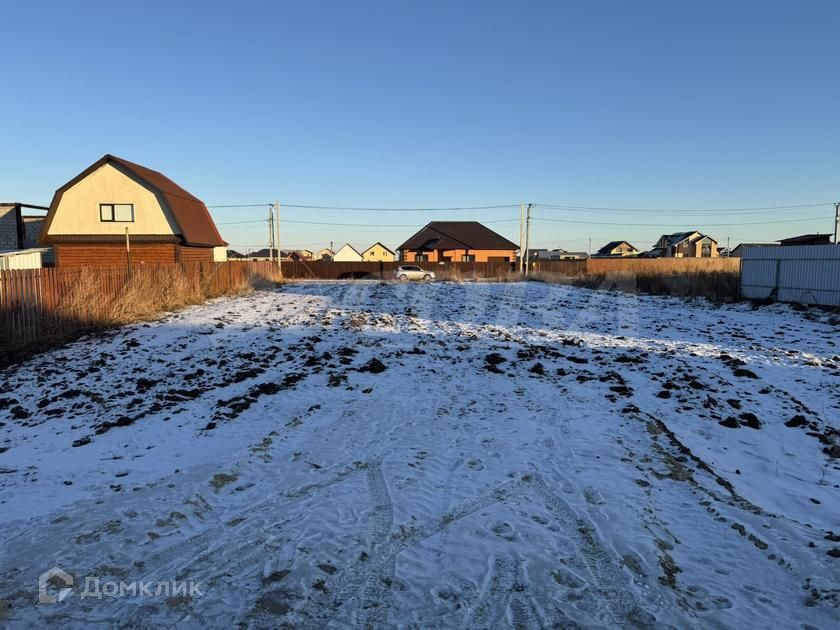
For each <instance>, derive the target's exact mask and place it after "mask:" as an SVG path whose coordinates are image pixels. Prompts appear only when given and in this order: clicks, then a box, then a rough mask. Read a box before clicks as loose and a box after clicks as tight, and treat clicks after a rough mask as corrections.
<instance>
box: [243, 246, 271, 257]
mask: <svg viewBox="0 0 840 630" xmlns="http://www.w3.org/2000/svg"><path fill="white" fill-rule="evenodd" d="M276 256H277V250H276V249H272V250H270V251H269V249H268V247H263V248H262V249H257V250H254V251H252V252H248V255H247V258H249V259H251V260H273V259H275V257H276Z"/></svg>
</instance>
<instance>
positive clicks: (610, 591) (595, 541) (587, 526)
mask: <svg viewBox="0 0 840 630" xmlns="http://www.w3.org/2000/svg"><path fill="white" fill-rule="evenodd" d="M531 485H532V487H533V489H534V491H535V493H536V494H537V496H538V497H539V498H541V499H542V500H543V502H544V503H545V505H546V507H548V508H549V509H550V510H551V511H552V512H553V513H554V515H555V516H556V517H557V518H558V520H559V521H560V522H561V523H562V525H563V527H564V528H565V529H566V530H567V531H568V533H569V534H570V537H571V539H572V541H573V544H574V545H575V547H576V548H577V550H578V553H580V555H581V556H582V558H583V561H584V562H585V564H586V566H587V568H588V569H589V573H590V574H591V575H592V577H593V578H594V580H595V586H596V588H597V590H598V591H599V592H600V593H601V595H602V596H603V598H604V603H605V604H606V608H607V610H608V612H609V613H610V617H611V618H612V620H613V622H614V623H615V624H616V625H618V626H621V627H624V626H627V625H628V624H629V625H630V626H634V627H650V626H652V625H653V624H654V623H655V621H656V618H655V617H654V616H653V615H652V614H651V613H649V612H647V611H646V610H644V609H643V608H642V607H641V606H640V605H639V604H638V603H637V601H636V598H635V596H634V595H633V593H631V592H630V591H629V590H628V588H627V583H626V579H625V578H624V575H623V574H622V571H621V569H620V568H619V567H618V564H617V563H616V562H615V560H614V558H613V557H612V554H611V553H610V552H609V551H607V549H606V548H605V547H604V544H603V543H602V542H601V541H600V539H599V538H598V534H597V531H596V529H595V527H594V526H593V525H592V523H591V522H590V521H589V520H588V519H586V518H584V517H581V516H579V515H578V514H577V512H575V511H574V509H572V507H571V506H570V505H569V504H568V503H567V502H566V501H565V500H563V499H562V498H560V497H559V496H557V495H556V494H554V493H553V492H552V491H551V489H550V488H549V487H548V485H547V484H546V483H545V481H544V480H543V478H542V477H541V476H540V475H539V474H534V475H533V478H532V481H531Z"/></svg>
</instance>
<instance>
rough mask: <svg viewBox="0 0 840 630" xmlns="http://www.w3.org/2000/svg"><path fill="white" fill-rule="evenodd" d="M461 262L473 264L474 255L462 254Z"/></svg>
mask: <svg viewBox="0 0 840 630" xmlns="http://www.w3.org/2000/svg"><path fill="white" fill-rule="evenodd" d="M461 262H475V254H463V255H462V256H461Z"/></svg>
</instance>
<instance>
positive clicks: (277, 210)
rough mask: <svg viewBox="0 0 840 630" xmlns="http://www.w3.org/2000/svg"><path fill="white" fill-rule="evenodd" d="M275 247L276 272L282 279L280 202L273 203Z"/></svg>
mask: <svg viewBox="0 0 840 630" xmlns="http://www.w3.org/2000/svg"><path fill="white" fill-rule="evenodd" d="M274 230H275V245H276V246H277V272H278V273H279V274H280V277H281V278H282V277H283V257H282V256H281V255H280V201H279V200H278V201H275V202H274Z"/></svg>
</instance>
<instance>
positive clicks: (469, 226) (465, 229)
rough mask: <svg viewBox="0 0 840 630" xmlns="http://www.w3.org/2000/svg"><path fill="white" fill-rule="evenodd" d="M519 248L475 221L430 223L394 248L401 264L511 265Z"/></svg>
mask: <svg viewBox="0 0 840 630" xmlns="http://www.w3.org/2000/svg"><path fill="white" fill-rule="evenodd" d="M518 249H519V248H518V246H517V245H516V243H513V242H511V241H509V240H508V239H506V238H505V237H504V236H501V235H500V234H497V233H496V232H494V231H493V230H491V229H489V228H487V227H485V226H484V225H482V224H481V223H479V222H478V221H432V222H431V223H429V224H428V225H426V226H425V227H424V228H422V229H421V230H420V231H419V232H417V233H416V234H414V236H412V237H411V238H409V239H408V240H407V241H406V242H405V243H403V244H402V245H400V246H399V248H397V250H398V252H399V257H400V260H402V261H404V262H450V261H451V262H512V261H514V260H516V257H517V251H518Z"/></svg>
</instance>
